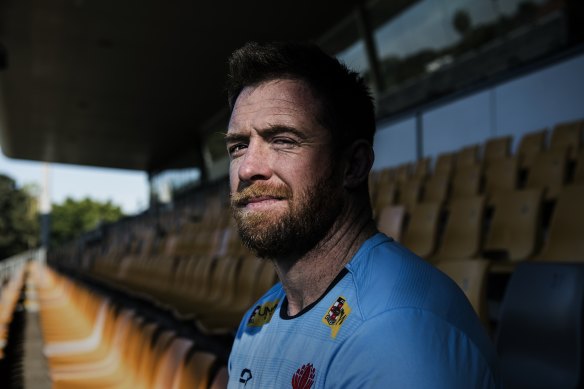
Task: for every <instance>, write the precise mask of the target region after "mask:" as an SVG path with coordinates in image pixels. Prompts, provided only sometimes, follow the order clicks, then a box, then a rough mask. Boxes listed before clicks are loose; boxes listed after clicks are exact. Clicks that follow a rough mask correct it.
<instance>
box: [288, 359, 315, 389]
mask: <svg viewBox="0 0 584 389" xmlns="http://www.w3.org/2000/svg"><path fill="white" fill-rule="evenodd" d="M315 376H316V369H315V368H314V366H312V363H308V364H306V365H302V367H301V368H300V369H298V370H296V373H294V375H293V376H292V389H310V388H312V384H313V383H314V377H315Z"/></svg>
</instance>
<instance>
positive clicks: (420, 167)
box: [413, 158, 430, 179]
mask: <svg viewBox="0 0 584 389" xmlns="http://www.w3.org/2000/svg"><path fill="white" fill-rule="evenodd" d="M429 174H430V158H421V159H418V160H417V161H416V164H415V166H414V175H413V177H414V178H418V179H424V178H426V177H427V176H428V175H429Z"/></svg>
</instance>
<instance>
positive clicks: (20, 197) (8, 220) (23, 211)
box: [0, 174, 39, 260]
mask: <svg viewBox="0 0 584 389" xmlns="http://www.w3.org/2000/svg"><path fill="white" fill-rule="evenodd" d="M38 243H39V223H38V217H37V201H36V198H35V197H34V196H33V195H32V194H31V193H29V191H28V190H27V188H18V187H17V186H16V182H15V181H14V180H13V179H12V178H10V177H8V176H6V175H3V174H0V260H2V259H4V258H8V257H10V256H12V255H15V254H18V253H21V252H23V251H26V250H28V249H30V248H33V247H36V246H37V245H38Z"/></svg>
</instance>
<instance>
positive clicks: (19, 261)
mask: <svg viewBox="0 0 584 389" xmlns="http://www.w3.org/2000/svg"><path fill="white" fill-rule="evenodd" d="M46 259H47V249H46V248H44V247H39V248H36V249H31V250H27V251H24V252H22V253H20V254H17V255H14V256H12V257H9V258H6V259H4V260H1V261H0V286H1V285H2V284H3V283H4V281H5V280H8V279H10V278H12V276H13V275H14V274H16V273H18V272H19V271H20V270H22V267H24V266H25V265H26V264H27V262H38V263H41V264H44V263H45V262H46Z"/></svg>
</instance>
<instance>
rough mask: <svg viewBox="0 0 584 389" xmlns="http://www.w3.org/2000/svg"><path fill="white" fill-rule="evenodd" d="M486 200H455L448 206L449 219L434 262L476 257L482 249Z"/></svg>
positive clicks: (472, 198) (481, 198)
mask: <svg viewBox="0 0 584 389" xmlns="http://www.w3.org/2000/svg"><path fill="white" fill-rule="evenodd" d="M484 209H485V198H484V197H482V196H475V197H466V198H461V199H455V200H452V202H450V204H449V205H448V219H447V221H446V227H445V229H444V234H443V236H442V241H441V243H440V246H439V247H438V252H437V253H436V255H435V256H434V257H433V258H432V261H433V262H436V261H439V262H445V261H451V260H461V259H468V258H473V257H475V256H476V255H477V254H478V253H479V251H480V249H481V237H482V224H483V214H484Z"/></svg>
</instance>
